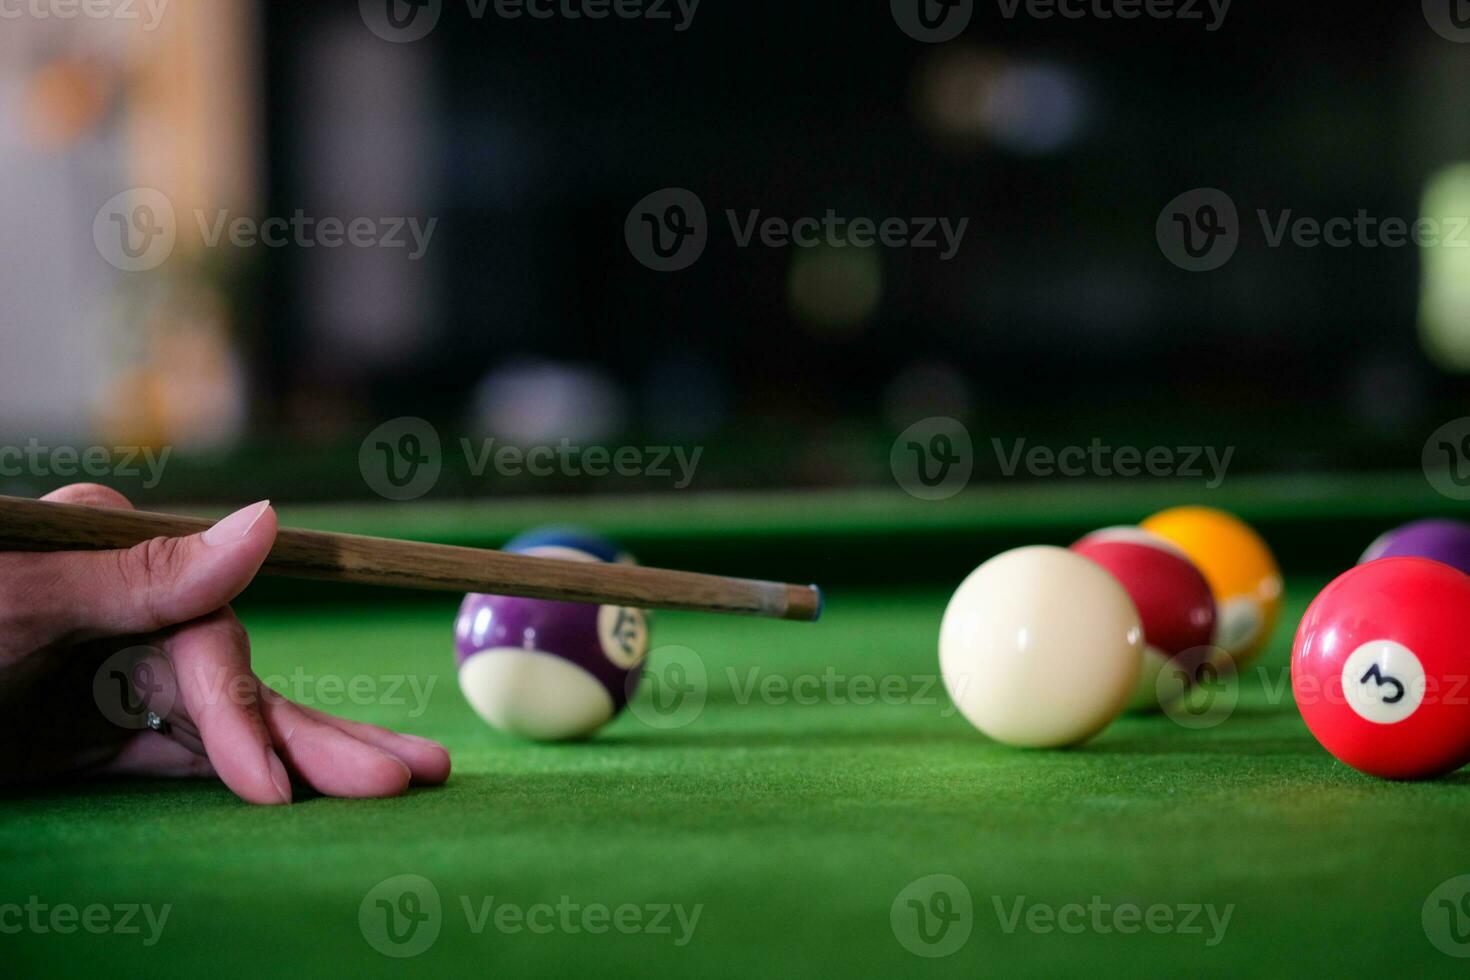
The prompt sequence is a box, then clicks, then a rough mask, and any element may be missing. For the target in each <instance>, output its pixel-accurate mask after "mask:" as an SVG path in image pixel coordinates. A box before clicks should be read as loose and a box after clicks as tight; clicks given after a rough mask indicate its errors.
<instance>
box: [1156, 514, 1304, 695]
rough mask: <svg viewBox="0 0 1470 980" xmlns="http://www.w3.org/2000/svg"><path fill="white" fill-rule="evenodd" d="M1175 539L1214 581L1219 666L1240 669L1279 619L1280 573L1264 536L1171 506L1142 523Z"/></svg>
mask: <svg viewBox="0 0 1470 980" xmlns="http://www.w3.org/2000/svg"><path fill="white" fill-rule="evenodd" d="M1141 527H1143V528H1144V529H1145V530H1147V531H1152V532H1153V533H1154V534H1157V535H1158V536H1159V537H1161V538H1164V539H1166V540H1168V541H1172V542H1173V543H1174V544H1175V545H1176V546H1178V548H1179V549H1180V550H1181V551H1183V552H1184V553H1185V554H1186V555H1188V556H1189V558H1190V560H1192V561H1193V562H1194V563H1195V565H1196V566H1197V567H1198V568H1199V570H1200V571H1201V572H1202V573H1203V574H1204V576H1205V581H1207V582H1209V583H1210V591H1211V592H1212V593H1214V596H1215V605H1216V607H1217V612H1218V615H1217V618H1216V620H1215V637H1214V645H1215V646H1216V647H1219V648H1220V649H1222V650H1224V651H1225V653H1226V654H1227V655H1228V656H1227V657H1217V658H1216V663H1215V666H1216V667H1217V668H1221V669H1226V668H1229V667H1231V666H1233V667H1234V669H1236V670H1239V669H1241V668H1243V667H1245V666H1246V665H1247V664H1249V663H1250V662H1251V661H1253V660H1255V659H1256V658H1257V657H1259V656H1260V655H1261V651H1262V650H1264V649H1265V648H1266V644H1267V643H1269V642H1270V641H1271V632H1272V631H1273V630H1274V629H1275V628H1276V621H1277V619H1279V618H1280V616H1281V593H1282V585H1281V569H1280V568H1279V567H1278V566H1277V564H1276V558H1275V557H1274V556H1273V555H1272V554H1271V549H1270V548H1268V547H1267V546H1266V542H1265V541H1263V540H1262V539H1261V536H1260V535H1259V534H1257V533H1256V532H1255V531H1253V530H1252V529H1251V528H1250V526H1249V525H1247V524H1246V523H1245V522H1244V521H1242V520H1240V519H1239V518H1238V517H1234V516H1232V515H1230V514H1227V513H1225V512H1224V511H1222V510H1216V509H1214V508H1213V507H1173V508H1170V509H1169V510H1165V511H1160V512H1159V513H1157V514H1155V515H1154V516H1152V517H1150V518H1149V519H1148V520H1146V521H1144V522H1143V524H1142V525H1141Z"/></svg>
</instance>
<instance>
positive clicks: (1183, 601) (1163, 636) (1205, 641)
mask: <svg viewBox="0 0 1470 980" xmlns="http://www.w3.org/2000/svg"><path fill="white" fill-rule="evenodd" d="M1072 550H1073V551H1075V552H1077V553H1078V554H1080V555H1082V556H1083V557H1085V558H1090V559H1092V560H1093V561H1095V562H1097V563H1098V564H1099V565H1101V566H1102V567H1103V568H1105V569H1107V570H1108V571H1109V572H1111V573H1112V575H1113V577H1114V578H1115V579H1117V580H1118V584H1120V585H1122V586H1123V590H1124V591H1125V592H1127V593H1128V598H1130V599H1132V600H1133V605H1134V606H1135V607H1136V608H1137V609H1138V618H1139V620H1140V621H1141V622H1142V623H1143V640H1144V651H1143V669H1142V671H1140V673H1139V676H1138V684H1137V687H1136V688H1135V690H1134V692H1133V698H1132V700H1131V701H1129V703H1128V707H1129V708H1130V709H1131V710H1134V711H1147V710H1151V709H1153V708H1157V707H1159V706H1160V704H1161V703H1167V702H1169V701H1172V700H1174V699H1175V698H1176V697H1177V696H1178V695H1179V694H1182V693H1183V692H1184V690H1185V689H1186V688H1188V686H1189V685H1190V684H1192V683H1193V682H1194V680H1195V673H1196V671H1197V670H1198V668H1199V667H1200V665H1201V664H1203V663H1204V661H1205V660H1206V659H1207V658H1208V656H1209V654H1210V647H1209V643H1210V637H1211V634H1212V633H1213V631H1214V629H1215V599H1214V597H1213V596H1212V595H1211V593H1210V584H1209V582H1207V581H1205V577H1204V575H1203V574H1202V573H1201V572H1200V570H1199V569H1198V568H1196V567H1195V564H1194V562H1192V561H1190V560H1189V558H1188V557H1187V556H1185V554H1184V552H1182V551H1180V550H1179V548H1178V547H1176V546H1175V545H1173V544H1171V543H1169V542H1168V541H1166V540H1164V539H1163V538H1161V537H1159V536H1158V535H1156V534H1152V533H1150V532H1148V531H1145V530H1143V529H1141V528H1136V527H1110V528H1104V529H1103V530H1101V531H1094V532H1092V533H1091V534H1089V535H1087V536H1086V537H1085V538H1083V539H1082V540H1080V541H1078V542H1077V543H1076V544H1074V545H1072ZM1161 675H1162V676H1161ZM1161 689H1162V690H1161Z"/></svg>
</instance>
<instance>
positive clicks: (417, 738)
mask: <svg viewBox="0 0 1470 980" xmlns="http://www.w3.org/2000/svg"><path fill="white" fill-rule="evenodd" d="M398 736H399V737H400V738H406V739H408V740H409V741H410V742H413V743H415V744H417V745H429V746H432V747H433V748H436V749H442V748H444V746H443V745H440V744H439V743H438V742H436V741H434V740H433V739H432V738H424V737H423V736H422V735H410V734H408V733H407V732H399V733H398Z"/></svg>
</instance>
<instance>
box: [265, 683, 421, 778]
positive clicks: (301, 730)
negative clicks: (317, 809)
mask: <svg viewBox="0 0 1470 980" xmlns="http://www.w3.org/2000/svg"><path fill="white" fill-rule="evenodd" d="M264 709H265V720H266V724H267V725H268V726H269V727H270V731H271V735H272V737H273V738H274V739H275V744H276V745H277V746H278V747H279V748H280V751H281V754H282V755H283V756H285V758H286V761H287V762H288V763H289V764H290V766H291V770H292V771H293V772H295V773H296V774H297V775H298V776H300V777H301V778H302V779H304V780H306V782H308V783H310V784H311V785H312V787H313V788H314V789H316V790H317V791H318V792H320V793H325V794H326V795H328V796H353V797H369V796H397V795H398V794H400V793H402V792H403V791H404V790H406V789H408V786H409V783H410V782H411V781H412V778H413V773H412V771H411V770H410V768H409V766H408V765H407V764H405V763H404V762H403V761H402V760H400V759H399V758H398V757H397V756H396V755H394V754H392V753H390V752H387V751H384V750H383V749H380V748H378V747H377V746H375V745H373V744H371V743H369V742H366V741H362V740H359V739H357V738H355V737H353V736H352V735H350V734H348V733H347V732H345V731H343V730H342V729H340V728H338V727H336V726H334V725H330V724H328V723H327V722H325V721H323V720H321V719H320V718H319V717H315V714H316V713H315V712H308V710H307V709H305V708H302V707H301V706H300V705H296V704H293V703H291V702H290V701H287V700H286V699H285V698H282V697H280V696H278V695H276V696H269V697H267V699H266V701H265V703H264Z"/></svg>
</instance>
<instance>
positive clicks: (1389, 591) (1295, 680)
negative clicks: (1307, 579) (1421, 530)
mask: <svg viewBox="0 0 1470 980" xmlns="http://www.w3.org/2000/svg"><path fill="white" fill-rule="evenodd" d="M1467 636H1470V576H1467V575H1466V574H1465V573H1464V572H1461V571H1458V570H1457V569H1454V568H1450V567H1449V566H1448V565H1443V564H1441V563H1439V562H1437V561H1430V560H1428V559H1425V558H1383V559H1380V560H1378V561H1372V562H1369V563H1368V564H1366V565H1359V566H1358V567H1356V568H1354V569H1351V570H1350V571H1347V572H1345V573H1343V574H1342V575H1340V576H1338V577H1337V578H1336V579H1334V580H1333V581H1332V583H1331V584H1330V585H1328V586H1327V588H1325V589H1323V590H1322V592H1321V594H1319V595H1318V596H1317V598H1316V599H1314V600H1312V604H1311V605H1310V606H1308V607H1307V613H1306V615H1305V616H1304V617H1302V622H1301V626H1300V627H1298V628H1297V633H1296V642H1295V644H1294V645H1293V647H1292V652H1291V689H1292V694H1293V695H1294V696H1295V697H1296V703H1297V707H1298V708H1299V709H1300V710H1301V713H1302V717H1303V718H1304V719H1306V722H1307V727H1308V728H1310V729H1311V731H1312V734H1313V735H1315V736H1316V737H1317V741H1319V742H1321V743H1322V747H1323V748H1325V749H1327V751H1328V752H1331V753H1332V754H1333V755H1335V756H1336V757H1337V758H1338V759H1340V760H1342V761H1343V762H1345V763H1347V764H1348V765H1350V766H1352V767H1353V768H1354V769H1359V770H1361V771H1363V772H1366V773H1370V774H1372V775H1374V776H1382V777H1384V778H1386V779H1428V778H1432V777H1434V776H1440V775H1443V774H1445V773H1447V772H1452V771H1454V770H1455V769H1458V768H1460V767H1461V766H1463V765H1465V763H1466V762H1470V648H1467V647H1466V637H1467Z"/></svg>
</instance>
